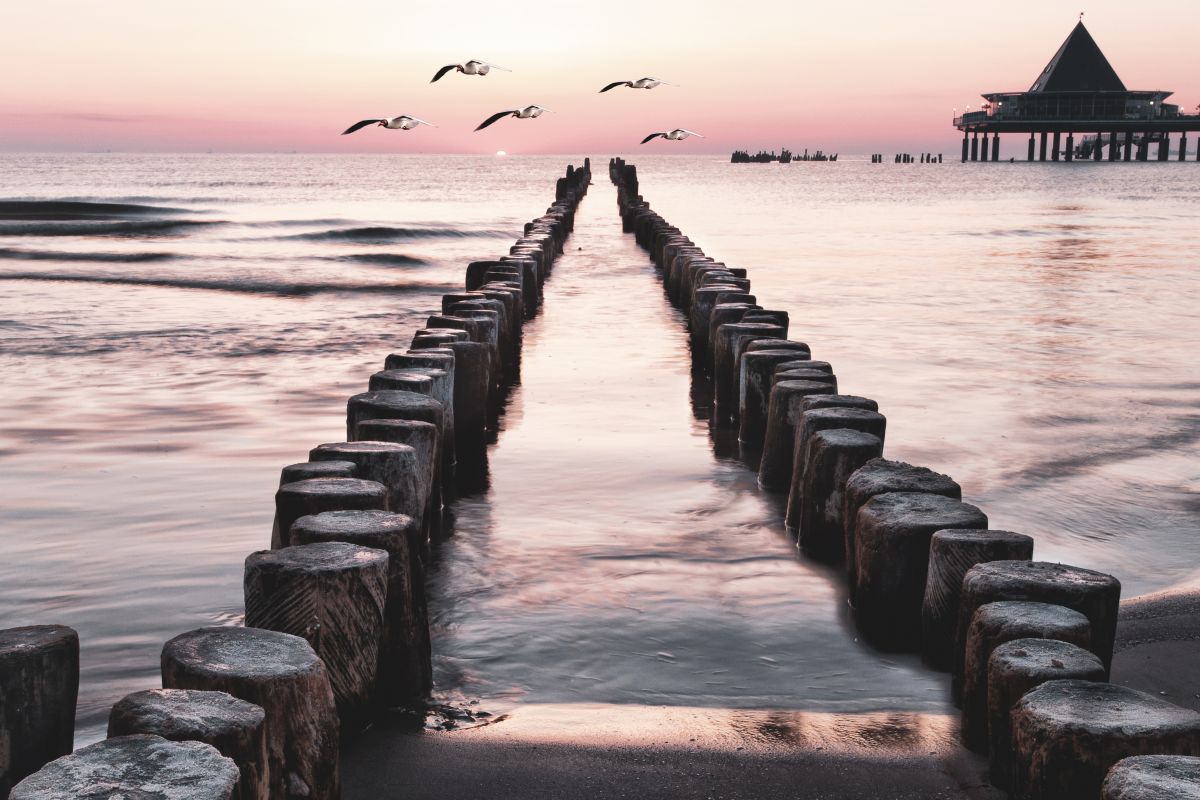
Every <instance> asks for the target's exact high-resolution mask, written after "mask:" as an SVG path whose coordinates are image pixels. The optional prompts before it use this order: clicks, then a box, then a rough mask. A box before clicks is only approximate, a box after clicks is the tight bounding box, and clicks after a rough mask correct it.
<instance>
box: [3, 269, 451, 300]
mask: <svg viewBox="0 0 1200 800" xmlns="http://www.w3.org/2000/svg"><path fill="white" fill-rule="evenodd" d="M0 281H38V282H41V283H98V284H107V285H113V286H150V287H156V288H166V289H202V290H206V291H212V292H236V293H239V294H269V295H279V296H282V297H307V296H309V295H314V294H323V293H362V294H416V293H421V292H429V293H438V292H450V291H454V290H455V288H456V287H454V286H451V285H449V284H431V283H406V284H345V283H285V282H282V281H247V280H231V279H226V280H221V279H212V280H206V279H203V278H139V277H124V276H117V275H76V274H69V273H46V272H25V273H19V272H18V273H7V274H0Z"/></svg>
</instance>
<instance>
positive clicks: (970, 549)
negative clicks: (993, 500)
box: [921, 528, 1033, 670]
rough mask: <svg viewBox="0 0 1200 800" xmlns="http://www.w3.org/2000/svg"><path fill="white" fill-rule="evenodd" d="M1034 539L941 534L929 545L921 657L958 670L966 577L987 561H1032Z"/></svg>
mask: <svg viewBox="0 0 1200 800" xmlns="http://www.w3.org/2000/svg"><path fill="white" fill-rule="evenodd" d="M1032 559H1033V539H1032V538H1031V537H1029V536H1026V535H1025V534H1022V533H1013V532H1011V531H997V530H986V531H982V530H977V529H972V528H968V529H966V530H945V531H938V532H937V533H935V534H934V535H933V539H931V540H930V542H929V577H928V578H927V579H926V582H925V599H924V601H923V602H922V604H921V654H922V655H923V656H924V658H925V662H926V663H927V664H929V665H930V666H931V667H933V668H934V669H940V670H949V669H951V668H952V667H953V666H954V647H955V645H956V643H957V635H958V601H959V597H960V596H961V595H962V581H963V576H965V575H966V574H967V570H969V569H970V568H971V567H973V566H975V565H976V564H982V563H984V562H986V561H1030V560H1032Z"/></svg>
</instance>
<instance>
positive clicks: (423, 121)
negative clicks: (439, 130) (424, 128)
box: [409, 117, 437, 128]
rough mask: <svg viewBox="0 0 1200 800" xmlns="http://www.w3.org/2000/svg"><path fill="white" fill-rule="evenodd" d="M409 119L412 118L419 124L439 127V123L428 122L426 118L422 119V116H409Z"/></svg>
mask: <svg viewBox="0 0 1200 800" xmlns="http://www.w3.org/2000/svg"><path fill="white" fill-rule="evenodd" d="M409 119H411V120H412V121H413V122H416V123H417V124H419V125H428V126H429V127H431V128H436V127H437V125H434V124H433V123H432V122H426V121H425V120H423V119H421V118H420V117H409Z"/></svg>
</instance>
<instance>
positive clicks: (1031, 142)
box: [1029, 133, 1034, 161]
mask: <svg viewBox="0 0 1200 800" xmlns="http://www.w3.org/2000/svg"><path fill="white" fill-rule="evenodd" d="M1033 147H1034V145H1033V134H1032V133H1031V134H1029V160H1030V161H1033Z"/></svg>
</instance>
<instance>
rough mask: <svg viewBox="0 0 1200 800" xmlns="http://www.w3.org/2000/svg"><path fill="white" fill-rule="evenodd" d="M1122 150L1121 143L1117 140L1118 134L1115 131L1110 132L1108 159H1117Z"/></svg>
mask: <svg viewBox="0 0 1200 800" xmlns="http://www.w3.org/2000/svg"><path fill="white" fill-rule="evenodd" d="M1120 151H1121V145H1120V143H1119V142H1118V140H1117V134H1116V133H1115V132H1113V133H1110V134H1109V135H1108V160H1109V161H1116V160H1117V157H1118V156H1117V154H1118V153H1119V152H1120Z"/></svg>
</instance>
